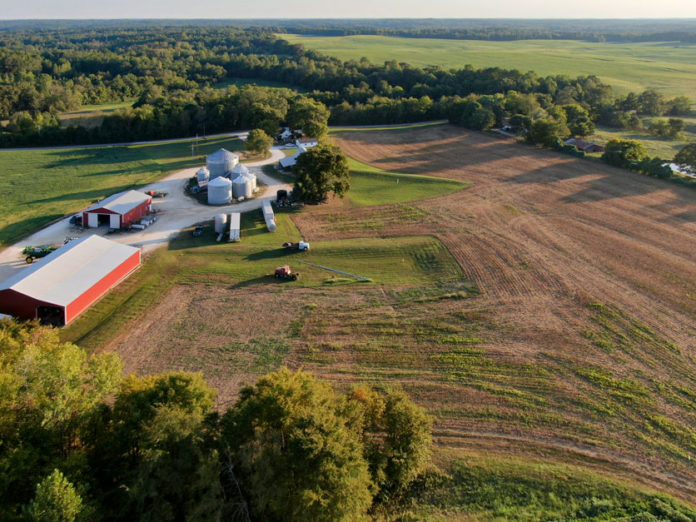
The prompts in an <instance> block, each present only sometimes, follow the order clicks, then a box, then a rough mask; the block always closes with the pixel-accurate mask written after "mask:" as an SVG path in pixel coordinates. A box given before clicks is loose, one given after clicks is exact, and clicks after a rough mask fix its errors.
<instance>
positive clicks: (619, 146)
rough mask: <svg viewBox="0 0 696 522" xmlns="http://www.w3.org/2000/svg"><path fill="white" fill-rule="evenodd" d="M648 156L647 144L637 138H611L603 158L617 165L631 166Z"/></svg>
mask: <svg viewBox="0 0 696 522" xmlns="http://www.w3.org/2000/svg"><path fill="white" fill-rule="evenodd" d="M647 157H648V150H647V149H646V148H645V145H643V144H642V143H640V142H638V141H635V140H620V139H615V140H609V142H607V144H606V145H605V147H604V154H602V159H603V160H604V161H606V162H607V163H609V164H610V165H614V166H617V167H631V166H633V165H637V164H638V163H639V162H641V161H642V160H644V159H645V158H647Z"/></svg>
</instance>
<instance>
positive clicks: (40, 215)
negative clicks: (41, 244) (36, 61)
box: [0, 138, 243, 246]
mask: <svg viewBox="0 0 696 522" xmlns="http://www.w3.org/2000/svg"><path fill="white" fill-rule="evenodd" d="M194 143H195V145H196V146H195V149H194V151H193V152H194V155H192V150H191V145H192V144H194ZM220 147H225V148H227V149H229V150H239V149H241V148H242V147H243V143H242V142H241V140H239V139H237V138H207V139H201V140H198V141H196V140H191V141H181V142H173V143H167V142H163V143H152V144H148V145H128V146H113V147H84V148H73V149H71V148H56V149H35V150H34V149H8V150H0V163H1V164H2V165H3V167H4V170H3V177H2V183H0V186H2V190H1V191H0V208H2V209H3V212H2V213H1V214H0V246H3V245H8V244H12V243H13V242H15V241H16V240H18V239H19V238H21V237H22V236H25V235H27V234H29V233H31V232H33V231H35V230H36V229H39V228H41V227H43V226H45V225H46V224H48V223H50V222H52V221H54V220H56V219H58V218H60V217H62V216H64V215H66V214H69V213H71V212H75V211H78V210H80V209H82V208H84V207H85V206H87V205H89V204H90V203H92V202H94V201H95V200H97V199H101V198H103V197H105V196H108V195H111V194H113V193H116V192H120V191H122V190H128V189H132V188H137V187H141V186H144V185H147V184H148V183H151V182H153V181H155V180H157V179H160V178H162V177H164V176H166V175H167V174H169V173H171V172H175V171H178V170H181V169H184V168H188V167H194V166H196V165H201V164H203V163H205V156H206V155H207V154H210V153H211V152H214V151H215V150H217V149H218V148H220Z"/></svg>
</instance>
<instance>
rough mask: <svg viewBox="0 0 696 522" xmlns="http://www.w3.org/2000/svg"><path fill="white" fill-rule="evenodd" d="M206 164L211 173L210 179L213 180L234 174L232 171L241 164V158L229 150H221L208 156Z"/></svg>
mask: <svg viewBox="0 0 696 522" xmlns="http://www.w3.org/2000/svg"><path fill="white" fill-rule="evenodd" d="M205 163H206V166H207V167H208V171H209V173H210V179H211V180H213V179H215V178H218V177H220V176H227V175H229V174H230V173H232V170H233V169H234V168H235V167H236V166H237V164H238V163H239V156H237V155H236V154H233V153H231V152H230V151H229V150H227V149H220V150H218V151H216V152H213V153H212V154H211V155H210V156H208V157H207V158H206V160H205Z"/></svg>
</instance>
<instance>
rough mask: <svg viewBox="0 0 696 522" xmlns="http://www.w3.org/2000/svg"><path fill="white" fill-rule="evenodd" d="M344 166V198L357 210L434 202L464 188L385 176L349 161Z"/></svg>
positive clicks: (438, 180) (433, 180) (413, 177)
mask: <svg viewBox="0 0 696 522" xmlns="http://www.w3.org/2000/svg"><path fill="white" fill-rule="evenodd" d="M348 163H349V165H350V173H351V187H350V191H349V192H348V195H347V197H348V199H349V200H350V201H351V202H352V203H353V204H354V205H356V206H359V207H362V206H368V205H386V204H391V203H406V202H408V201H416V200H420V199H427V198H434V197H438V196H444V195H446V194H450V193H452V192H455V191H457V190H461V189H464V188H466V187H468V184H466V183H463V182H461V181H456V180H451V179H444V178H436V177H433V176H418V175H415V174H400V173H397V172H387V171H386V170H382V169H380V168H377V167H372V166H370V165H366V164H364V163H360V162H359V161H356V160H354V159H352V158H349V159H348Z"/></svg>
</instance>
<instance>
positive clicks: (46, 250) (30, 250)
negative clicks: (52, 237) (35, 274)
mask: <svg viewBox="0 0 696 522" xmlns="http://www.w3.org/2000/svg"><path fill="white" fill-rule="evenodd" d="M57 249H58V247H57V246H56V245H44V246H39V247H33V246H28V247H25V248H24V250H22V255H23V256H26V257H25V260H26V262H27V263H33V262H34V259H40V258H42V257H46V256H47V255H48V254H50V253H51V252H53V251H55V250H57Z"/></svg>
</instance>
